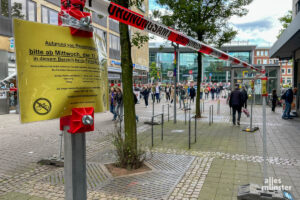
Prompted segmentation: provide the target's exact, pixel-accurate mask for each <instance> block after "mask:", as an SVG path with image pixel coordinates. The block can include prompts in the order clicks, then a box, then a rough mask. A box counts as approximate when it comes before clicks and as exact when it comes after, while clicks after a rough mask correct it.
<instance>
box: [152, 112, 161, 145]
mask: <svg viewBox="0 0 300 200" xmlns="http://www.w3.org/2000/svg"><path fill="white" fill-rule="evenodd" d="M158 116H161V141H163V140H164V113H160V114H157V115H153V116H152V119H151V122H152V123H151V145H152V147H153V145H154V133H153V131H154V130H153V126H154V118H155V117H158Z"/></svg>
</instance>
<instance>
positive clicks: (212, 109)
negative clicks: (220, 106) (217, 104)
mask: <svg viewBox="0 0 300 200" xmlns="http://www.w3.org/2000/svg"><path fill="white" fill-rule="evenodd" d="M211 106H212V108H211V123H212V124H213V123H214V105H211Z"/></svg>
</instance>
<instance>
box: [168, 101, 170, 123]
mask: <svg viewBox="0 0 300 200" xmlns="http://www.w3.org/2000/svg"><path fill="white" fill-rule="evenodd" d="M168 121H170V105H169V104H168Z"/></svg>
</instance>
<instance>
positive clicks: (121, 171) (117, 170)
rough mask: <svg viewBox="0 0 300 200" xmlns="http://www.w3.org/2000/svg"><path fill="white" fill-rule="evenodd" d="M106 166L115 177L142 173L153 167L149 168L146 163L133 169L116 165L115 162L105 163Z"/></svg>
mask: <svg viewBox="0 0 300 200" xmlns="http://www.w3.org/2000/svg"><path fill="white" fill-rule="evenodd" d="M105 167H106V168H107V170H108V171H109V172H110V173H111V175H112V176H113V177H120V176H128V175H133V174H140V173H143V172H147V171H151V168H149V167H148V166H147V165H145V164H143V165H142V166H141V167H140V168H138V169H131V170H128V169H124V168H120V167H117V166H116V165H115V163H109V164H105Z"/></svg>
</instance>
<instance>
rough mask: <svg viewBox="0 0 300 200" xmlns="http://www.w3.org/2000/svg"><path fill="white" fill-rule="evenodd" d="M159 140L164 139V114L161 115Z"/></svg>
mask: <svg viewBox="0 0 300 200" xmlns="http://www.w3.org/2000/svg"><path fill="white" fill-rule="evenodd" d="M161 140H162V141H163V140H164V114H162V115H161Z"/></svg>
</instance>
